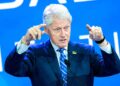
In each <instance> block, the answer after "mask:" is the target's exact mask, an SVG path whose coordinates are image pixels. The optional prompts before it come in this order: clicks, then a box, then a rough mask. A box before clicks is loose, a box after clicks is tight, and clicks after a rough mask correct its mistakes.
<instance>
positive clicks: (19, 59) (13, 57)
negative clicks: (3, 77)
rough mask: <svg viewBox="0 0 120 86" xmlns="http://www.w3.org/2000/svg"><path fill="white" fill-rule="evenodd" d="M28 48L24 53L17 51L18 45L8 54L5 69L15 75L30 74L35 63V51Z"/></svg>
mask: <svg viewBox="0 0 120 86" xmlns="http://www.w3.org/2000/svg"><path fill="white" fill-rule="evenodd" d="M31 51H32V50H30V49H29V50H27V51H26V52H25V53H23V54H18V53H17V52H16V47H15V48H14V49H13V50H12V52H11V53H10V54H9V55H8V56H7V59H6V61H5V71H6V72H7V73H9V74H12V75H14V76H29V75H30V74H31V72H32V68H33V63H34V53H33V52H31Z"/></svg>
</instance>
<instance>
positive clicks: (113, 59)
mask: <svg viewBox="0 0 120 86" xmlns="http://www.w3.org/2000/svg"><path fill="white" fill-rule="evenodd" d="M101 54H102V56H100V55H98V54H97V53H96V52H95V51H94V49H91V58H90V59H91V66H92V70H93V73H94V75H95V76H99V77H102V76H110V75H113V74H117V73H120V60H119V57H118V56H117V54H116V52H115V50H114V49H113V48H112V53H111V54H108V53H106V52H104V51H102V50H101Z"/></svg>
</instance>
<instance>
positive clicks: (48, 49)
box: [5, 4, 120, 86]
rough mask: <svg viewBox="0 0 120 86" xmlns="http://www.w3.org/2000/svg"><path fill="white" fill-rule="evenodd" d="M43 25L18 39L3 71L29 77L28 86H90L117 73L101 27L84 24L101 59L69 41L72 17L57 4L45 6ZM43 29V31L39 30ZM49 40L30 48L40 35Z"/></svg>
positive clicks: (115, 60)
mask: <svg viewBox="0 0 120 86" xmlns="http://www.w3.org/2000/svg"><path fill="white" fill-rule="evenodd" d="M43 21H44V24H40V25H37V26H33V27H31V28H29V29H28V31H27V33H26V34H25V35H24V36H23V37H22V38H21V40H20V41H19V42H18V44H17V45H16V46H15V48H14V49H13V51H12V52H11V53H10V54H9V55H8V57H7V60H6V62H5V70H6V72H8V73H10V74H12V75H14V76H23V77H29V78H30V79H31V82H32V86H93V79H94V76H99V77H102V76H110V75H113V74H117V73H119V72H120V68H119V67H120V61H119V59H118V56H117V54H116V52H115V51H114V49H113V48H112V47H111V45H110V43H109V42H108V41H107V40H106V39H105V37H104V35H103V33H102V30H101V27H98V26H92V27H91V26H89V25H88V24H87V25H86V27H87V29H88V30H89V33H90V38H91V39H93V40H94V41H95V42H96V43H97V44H98V46H99V47H100V49H101V53H102V57H101V56H100V55H98V54H97V53H96V52H95V50H94V49H93V47H92V46H89V45H87V44H80V43H73V42H71V41H70V32H71V22H72V17H71V15H70V13H69V11H68V10H67V8H66V7H65V6H63V5H60V4H51V5H48V6H47V7H46V8H45V10H44V13H43ZM42 27H44V28H45V29H44V31H42V30H40V28H42ZM44 33H46V34H48V35H49V37H50V40H48V41H47V42H44V43H42V44H34V45H30V41H31V40H37V39H40V38H41V37H42V34H44Z"/></svg>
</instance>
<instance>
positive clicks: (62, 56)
mask: <svg viewBox="0 0 120 86" xmlns="http://www.w3.org/2000/svg"><path fill="white" fill-rule="evenodd" d="M64 50H65V49H64V48H60V49H58V51H59V52H60V70H61V75H62V78H63V81H64V83H63V86H67V65H66V64H65V60H66V59H67V58H66V56H65V54H64Z"/></svg>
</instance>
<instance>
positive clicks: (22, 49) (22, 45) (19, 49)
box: [17, 40, 29, 54]
mask: <svg viewBox="0 0 120 86" xmlns="http://www.w3.org/2000/svg"><path fill="white" fill-rule="evenodd" d="M28 48H29V45H26V44H25V43H23V42H22V41H21V40H20V41H19V42H18V43H17V53H18V54H22V53H24V52H25V51H27V49H28Z"/></svg>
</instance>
